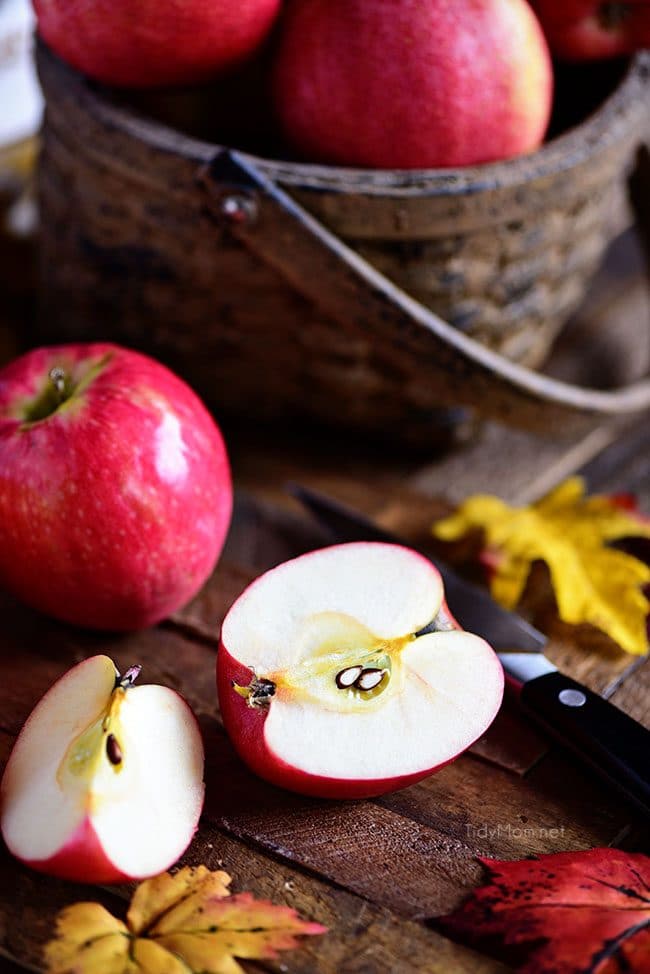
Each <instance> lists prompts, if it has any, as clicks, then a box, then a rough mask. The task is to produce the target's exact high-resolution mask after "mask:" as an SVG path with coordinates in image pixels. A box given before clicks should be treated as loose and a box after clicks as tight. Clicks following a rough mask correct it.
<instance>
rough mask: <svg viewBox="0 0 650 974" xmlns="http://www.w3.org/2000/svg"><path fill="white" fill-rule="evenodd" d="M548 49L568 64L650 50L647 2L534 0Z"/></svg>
mask: <svg viewBox="0 0 650 974" xmlns="http://www.w3.org/2000/svg"><path fill="white" fill-rule="evenodd" d="M533 6H534V8H535V10H536V11H537V14H538V16H539V19H540V21H541V24H542V27H543V28H544V31H545V33H546V37H547V39H548V42H549V44H550V46H551V50H552V51H553V53H554V54H557V56H558V57H561V58H566V59H567V60H571V61H589V60H597V59H598V58H609V57H619V56H620V55H623V54H632V53H633V52H634V51H637V50H641V48H644V47H650V0H565V2H564V3H558V2H557V0H533Z"/></svg>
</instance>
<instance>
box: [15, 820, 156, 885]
mask: <svg viewBox="0 0 650 974" xmlns="http://www.w3.org/2000/svg"><path fill="white" fill-rule="evenodd" d="M21 861H22V862H23V864H24V865H25V866H29V868H30V869H35V870H36V871H37V872H39V873H45V874H46V875H47V876H57V877H58V878H59V879H69V880H71V881H73V882H77V883H107V884H113V883H128V882H130V881H131V880H132V879H133V878H134V877H133V876H127V875H126V873H123V872H120V870H119V869H117V868H116V866H115V865H114V864H113V863H112V862H111V861H110V860H109V859H108V858H107V856H106V854H105V853H104V850H103V849H102V847H101V844H100V842H99V839H98V838H97V833H96V832H95V829H94V828H93V824H92V822H91V821H90V820H89V819H88V818H86V819H84V820H83V822H82V823H81V825H80V826H79V828H78V829H77V831H76V833H75V834H74V835H73V837H72V838H71V839H70V841H69V842H68V843H67V844H66V845H65V846H64V847H63V849H60V850H59V851H58V852H57V853H56V855H54V856H52V858H51V859H39V860H36V859H32V860H29V859H23V860H21ZM169 865H170V866H172V865H173V862H172V863H170V864H169Z"/></svg>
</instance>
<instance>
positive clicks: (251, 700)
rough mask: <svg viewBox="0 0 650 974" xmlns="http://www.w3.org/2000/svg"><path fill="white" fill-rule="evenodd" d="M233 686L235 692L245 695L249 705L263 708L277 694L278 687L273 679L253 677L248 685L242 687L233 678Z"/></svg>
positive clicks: (241, 695)
mask: <svg viewBox="0 0 650 974" xmlns="http://www.w3.org/2000/svg"><path fill="white" fill-rule="evenodd" d="M231 686H232V688H233V690H234V691H235V693H237V694H239V696H240V697H243V698H244V700H245V701H246V702H247V704H248V706H249V707H252V708H253V709H257V710H259V709H261V708H265V707H268V706H269V705H270V703H271V700H272V699H273V697H274V696H275V693H276V690H277V687H276V685H275V683H273V682H272V681H271V680H264V679H258V678H257V677H256V676H255V677H253V679H252V680H251V682H250V684H249V685H248V686H247V687H241V686H239V685H238V684H237V683H235V681H234V680H233V681H232V683H231Z"/></svg>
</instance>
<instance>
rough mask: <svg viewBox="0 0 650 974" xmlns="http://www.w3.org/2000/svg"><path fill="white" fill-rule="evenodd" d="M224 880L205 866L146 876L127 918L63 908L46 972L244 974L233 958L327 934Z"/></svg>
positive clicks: (269, 953)
mask: <svg viewBox="0 0 650 974" xmlns="http://www.w3.org/2000/svg"><path fill="white" fill-rule="evenodd" d="M229 883H230V876H228V874H227V873H224V872H210V870H208V869H206V868H205V866H199V867H197V868H190V867H186V868H184V869H181V870H180V871H179V872H178V873H176V874H175V875H174V876H172V875H170V874H169V873H164V874H163V875H161V876H156V877H155V878H154V879H149V880H146V881H145V882H144V883H141V884H140V885H139V886H138V888H137V889H136V891H135V893H134V896H133V899H132V901H131V906H130V908H129V911H128V914H127V924H126V925H125V924H124V923H122V922H121V921H120V920H117V919H116V918H115V917H113V916H111V914H110V913H108V911H107V910H105V909H104V907H103V906H100V905H99V903H77V904H76V905H75V906H71V907H68V908H67V909H66V910H64V911H63V912H62V913H61V914H60V915H59V917H58V920H57V932H56V937H55V938H54V940H52V941H50V943H49V944H48V945H47V946H46V948H45V964H46V969H47V971H48V974H199V972H200V974H243V970H242V968H241V966H240V965H239V964H238V963H237V961H236V960H235V958H236V957H239V958H242V959H249V960H256V959H258V960H261V959H266V958H275V957H277V955H278V952H279V951H281V950H290V949H292V948H293V947H296V946H297V944H298V939H297V938H298V937H302V936H310V935H315V934H320V933H325V931H326V928H325V927H322V926H321V925H320V924H318V923H307V922H305V921H304V920H301V919H300V917H299V916H298V915H297V913H296V912H295V910H292V909H290V908H289V907H286V906H274V905H273V904H272V903H268V902H267V901H265V900H255V899H254V898H253V897H252V896H251V895H250V894H249V893H240V894H239V895H237V896H232V897H231V896H230V894H229V891H228V885H229Z"/></svg>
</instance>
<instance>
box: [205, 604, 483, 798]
mask: <svg viewBox="0 0 650 974" xmlns="http://www.w3.org/2000/svg"><path fill="white" fill-rule="evenodd" d="M442 608H443V610H444V611H445V612H446V614H447V616H448V617H449V619H450V620H451V621H452V622H453V623H454V624H455V625H456V628H458V629H460V628H461V627H460V626H459V625H458V623H457V622H456V620H455V619H454V617H453V616H452V614H451V612H450V611H449V609H448V607H447V603H446V602H444V601H443V603H442ZM497 665H498V663H497ZM254 676H255V674H254V673H253V672H252V670H249V669H248V667H247V666H244V665H243V664H242V663H240V662H239V661H238V660H236V659H235V658H234V657H233V656H231V655H230V653H229V652H228V650H227V648H226V647H225V645H224V643H223V640H221V641H220V644H219V651H218V654H217V694H218V697H219V710H220V711H221V717H222V719H223V723H224V727H225V728H226V731H227V733H228V736H229V737H230V740H231V741H232V744H233V746H234V748H235V750H236V752H237V754H238V755H239V757H240V758H241V759H242V761H243V762H244V764H246V765H248V767H249V768H250V769H251V771H254V772H255V774H256V775H258V776H259V777H260V778H262V779H263V780H264V781H268V782H269V783H270V784H272V785H276V786H277V787H279V788H285V789H286V790H287V791H293V792H297V793H298V794H300V795H308V796H310V797H312V798H329V799H333V798H334V799H346V800H353V799H362V798H376V797H378V796H379V795H386V794H388V793H389V792H391V791H399V789H400V788H406V787H408V785H414V784H415V783H416V782H417V781H422V779H423V778H428V777H429V776H430V775H432V774H434V772H436V771H440V770H441V768H444V767H446V766H447V765H448V764H451V763H452V761H455V760H456V758H457V757H458V755H454V757H453V758H450V759H449V760H448V761H444V762H443V763H442V764H438V765H436V766H435V767H433V768H428V769H426V770H424V771H418V772H416V773H415V774H410V775H402V776H399V777H394V778H375V779H368V778H364V779H361V780H358V779H350V778H348V779H340V778H326V777H324V776H322V775H312V774H308V773H307V772H304V771H300V770H299V769H298V768H294V767H292V765H290V764H287V762H286V761H283V760H282V758H279V757H278V756H277V754H275V753H274V752H273V751H271V750H270V749H269V748H268V747H267V745H266V740H265V737H264V722H265V721H266V715H267V712H268V711H266V710H263V709H261V708H260V709H255V708H253V707H249V706H248V704H247V702H246V700H244V698H243V697H240V696H239V694H237V693H234V692H233V689H232V684H233V683H236V684H237V685H238V686H243V687H245V686H248V685H249V684H250V682H251V680H252V679H253V678H254ZM495 716H496V713H495ZM473 743H474V741H470V742H469V743H468V745H467V747H468V748H469V747H471V746H472V744H473Z"/></svg>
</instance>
